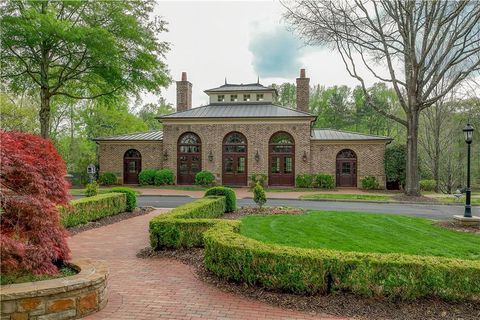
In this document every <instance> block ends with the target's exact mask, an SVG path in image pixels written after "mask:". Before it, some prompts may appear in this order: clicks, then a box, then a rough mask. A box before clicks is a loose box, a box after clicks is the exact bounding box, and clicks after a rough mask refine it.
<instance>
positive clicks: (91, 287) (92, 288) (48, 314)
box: [0, 259, 108, 320]
mask: <svg viewBox="0 0 480 320" xmlns="http://www.w3.org/2000/svg"><path fill="white" fill-rule="evenodd" d="M71 264H73V265H75V266H77V267H79V268H80V272H79V273H78V274H76V275H74V276H70V277H65V278H58V279H52V280H45V281H38V282H27V283H19V284H11V285H4V286H1V293H0V301H1V318H2V320H3V319H12V320H13V319H36V320H48V319H77V318H81V317H84V316H85V315H88V314H91V313H93V312H96V311H98V310H100V309H102V308H103V307H104V306H105V305H106V303H107V296H106V294H107V291H106V285H107V277H108V270H107V266H106V265H105V263H104V262H102V261H98V260H90V259H78V260H73V261H72V262H71Z"/></svg>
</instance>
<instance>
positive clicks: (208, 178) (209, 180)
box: [195, 171, 215, 187]
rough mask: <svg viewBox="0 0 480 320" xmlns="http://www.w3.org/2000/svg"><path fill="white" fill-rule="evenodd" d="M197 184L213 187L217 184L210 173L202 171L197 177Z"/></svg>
mask: <svg viewBox="0 0 480 320" xmlns="http://www.w3.org/2000/svg"><path fill="white" fill-rule="evenodd" d="M195 184H198V185H200V186H203V187H211V186H213V185H214V184H215V176H214V175H213V173H211V172H210V171H200V172H198V173H197V174H196V175H195Z"/></svg>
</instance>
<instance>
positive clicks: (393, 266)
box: [204, 221, 480, 300]
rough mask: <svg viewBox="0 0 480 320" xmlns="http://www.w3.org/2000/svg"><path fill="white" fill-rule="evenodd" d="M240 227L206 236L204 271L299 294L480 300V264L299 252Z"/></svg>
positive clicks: (224, 225)
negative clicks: (245, 233)
mask: <svg viewBox="0 0 480 320" xmlns="http://www.w3.org/2000/svg"><path fill="white" fill-rule="evenodd" d="M239 227H240V222H239V221H220V222H218V223H216V224H214V225H213V227H212V228H211V229H209V230H208V231H206V232H205V233H204V246H205V253H204V254H205V258H204V261H205V266H206V268H207V269H208V270H210V271H212V272H213V273H215V274H216V275H218V276H220V277H222V278H226V279H229V280H234V281H238V282H240V281H241V282H245V283H247V284H249V285H261V286H263V287H265V288H268V289H274V290H282V291H288V292H293V293H297V294H314V293H329V292H334V291H350V292H352V293H354V294H358V295H362V296H380V297H388V298H390V299H403V300H412V299H416V298H420V297H429V296H436V297H439V298H443V299H447V300H457V299H478V298H480V261H470V260H459V259H447V258H441V257H421V256H414V255H404V254H380V253H355V252H343V251H342V252H341V251H335V250H322V249H304V248H294V247H287V246H280V245H274V244H266V243H263V242H260V241H257V240H254V239H250V238H247V237H244V236H242V235H240V234H239V233H238V230H239Z"/></svg>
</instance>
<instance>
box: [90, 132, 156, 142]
mask: <svg viewBox="0 0 480 320" xmlns="http://www.w3.org/2000/svg"><path fill="white" fill-rule="evenodd" d="M93 140H94V141H161V140H163V131H151V132H139V133H131V134H122V135H118V136H110V137H100V138H95V139H93Z"/></svg>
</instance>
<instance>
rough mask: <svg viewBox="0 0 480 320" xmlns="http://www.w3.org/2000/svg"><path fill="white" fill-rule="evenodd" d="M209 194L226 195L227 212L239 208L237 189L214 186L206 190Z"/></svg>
mask: <svg viewBox="0 0 480 320" xmlns="http://www.w3.org/2000/svg"><path fill="white" fill-rule="evenodd" d="M207 196H224V197H225V212H233V211H235V209H237V195H236V194H235V191H233V189H231V188H227V187H213V188H210V189H208V190H207V192H205V197H207Z"/></svg>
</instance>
